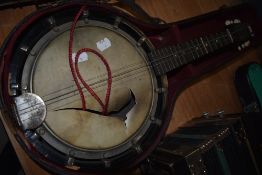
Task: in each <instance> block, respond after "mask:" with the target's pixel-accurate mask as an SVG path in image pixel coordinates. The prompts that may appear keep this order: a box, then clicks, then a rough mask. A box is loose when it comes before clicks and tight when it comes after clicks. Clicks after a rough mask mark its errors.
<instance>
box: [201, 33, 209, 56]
mask: <svg viewBox="0 0 262 175" xmlns="http://www.w3.org/2000/svg"><path fill="white" fill-rule="evenodd" d="M200 41H201V43H202V45H203V47H204V49H205V51H206V54H208V50H207V48H206V44H205V43H204V40H203V38H202V37H200Z"/></svg>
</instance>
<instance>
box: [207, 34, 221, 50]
mask: <svg viewBox="0 0 262 175" xmlns="http://www.w3.org/2000/svg"><path fill="white" fill-rule="evenodd" d="M210 38H211V39H210V40H209V41H210V43H211V45H213V48H214V50H217V49H219V47H218V45H217V42H216V38H215V37H214V35H210Z"/></svg>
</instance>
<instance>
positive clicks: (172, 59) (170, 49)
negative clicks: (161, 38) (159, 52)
mask: <svg viewBox="0 0 262 175" xmlns="http://www.w3.org/2000/svg"><path fill="white" fill-rule="evenodd" d="M168 49H169V51H170V54H171V55H172V56H173V58H171V60H170V62H171V63H172V66H173V69H175V68H176V65H175V63H174V53H173V51H172V48H171V47H168Z"/></svg>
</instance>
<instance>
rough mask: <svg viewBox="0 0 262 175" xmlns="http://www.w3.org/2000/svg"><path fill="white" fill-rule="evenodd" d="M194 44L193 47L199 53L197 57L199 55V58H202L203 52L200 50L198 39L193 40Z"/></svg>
mask: <svg viewBox="0 0 262 175" xmlns="http://www.w3.org/2000/svg"><path fill="white" fill-rule="evenodd" d="M192 43H193V45H194V48H195V51H196V53H197V55H198V58H199V57H201V55H202V51H201V50H200V47H199V45H198V43H197V41H196V39H193V42H192Z"/></svg>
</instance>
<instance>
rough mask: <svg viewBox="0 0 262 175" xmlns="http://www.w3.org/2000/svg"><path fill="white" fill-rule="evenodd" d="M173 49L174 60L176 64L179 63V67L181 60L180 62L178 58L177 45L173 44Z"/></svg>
mask: <svg viewBox="0 0 262 175" xmlns="http://www.w3.org/2000/svg"><path fill="white" fill-rule="evenodd" d="M172 50H173V51H174V60H175V62H176V65H177V67H179V66H180V64H179V62H178V60H177V51H176V47H175V46H172Z"/></svg>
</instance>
